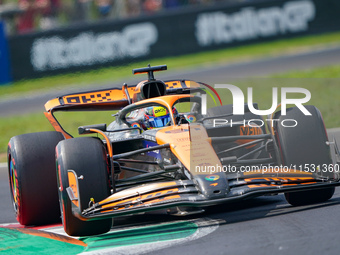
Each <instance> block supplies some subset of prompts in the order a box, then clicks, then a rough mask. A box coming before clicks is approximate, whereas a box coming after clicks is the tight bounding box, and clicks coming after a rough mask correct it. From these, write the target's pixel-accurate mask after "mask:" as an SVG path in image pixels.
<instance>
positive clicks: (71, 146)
mask: <svg viewBox="0 0 340 255" xmlns="http://www.w3.org/2000/svg"><path fill="white" fill-rule="evenodd" d="M56 158H57V176H58V186H59V201H60V208H61V212H62V222H63V226H64V230H65V232H66V233H67V234H68V235H71V236H88V235H97V234H102V233H106V232H108V231H109V230H110V228H111V225H112V219H104V220H94V221H82V220H80V219H78V218H77V217H76V216H75V215H74V214H73V213H72V201H71V200H70V198H69V195H68V194H67V190H66V189H67V188H68V187H69V186H70V185H69V178H68V172H69V171H74V172H75V174H76V175H77V177H78V196H79V204H80V208H81V211H82V210H84V209H86V208H88V206H89V202H90V200H91V199H94V201H95V202H98V201H100V200H103V199H105V198H106V197H108V196H109V195H110V185H109V179H108V163H107V156H106V151H105V148H104V145H103V143H102V142H101V141H100V140H99V139H97V138H92V137H80V138H73V139H68V140H64V141H62V142H60V143H59V144H58V146H57V148H56Z"/></svg>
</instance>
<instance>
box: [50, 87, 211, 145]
mask: <svg viewBox="0 0 340 255" xmlns="http://www.w3.org/2000/svg"><path fill="white" fill-rule="evenodd" d="M164 83H165V86H166V94H167V95H171V94H189V93H193V92H203V93H204V91H202V89H201V87H202V86H205V84H203V83H197V82H195V81H191V80H170V81H165V82H164ZM138 93H140V86H139V85H132V86H127V85H124V86H123V87H122V88H112V89H103V90H95V91H88V92H82V93H73V94H67V95H63V96H60V97H57V98H54V99H51V100H49V101H47V102H46V104H45V110H46V111H45V112H44V114H45V116H46V117H47V119H48V120H49V122H50V123H51V124H52V126H53V127H54V129H55V130H56V131H58V132H61V133H62V134H63V135H64V137H65V138H66V139H68V138H72V136H71V135H70V134H68V133H67V132H66V131H65V130H64V129H63V128H62V127H61V125H60V124H59V122H58V121H57V119H56V118H55V117H54V115H53V113H54V112H56V111H103V110H108V111H116V110H121V109H122V108H124V107H125V106H127V105H129V104H131V103H132V100H131V99H132V98H134V97H135V94H138Z"/></svg>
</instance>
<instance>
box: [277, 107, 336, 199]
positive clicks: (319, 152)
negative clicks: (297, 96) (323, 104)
mask: <svg viewBox="0 0 340 255" xmlns="http://www.w3.org/2000/svg"><path fill="white" fill-rule="evenodd" d="M305 107H306V109H307V110H308V111H309V112H310V113H311V114H312V115H311V116H307V115H304V114H303V113H302V112H301V111H300V109H298V108H297V107H293V108H289V109H287V114H286V115H285V116H282V115H280V112H278V113H276V115H275V117H274V119H278V121H276V123H277V124H276V125H275V128H274V130H275V136H276V139H277V143H278V146H279V149H280V153H281V159H282V163H283V165H285V166H289V167H290V166H296V167H297V168H298V170H299V169H301V168H300V167H299V166H302V169H303V170H308V169H307V168H305V167H304V166H307V167H309V166H314V167H313V168H316V166H322V165H326V166H329V165H331V164H332V158H331V153H330V148H329V145H328V144H327V141H328V138H327V133H326V130H325V125H324V122H323V119H322V116H321V113H320V111H319V110H318V109H317V108H316V107H315V106H311V105H308V106H305ZM284 120H287V122H286V125H288V122H291V121H290V120H295V121H296V122H297V125H296V126H295V127H284V126H282V125H280V123H282V121H284ZM291 124H292V125H293V124H294V123H293V122H292V123H291ZM294 125H295V124H294ZM313 171H314V170H313ZM334 190H335V188H334V187H332V188H325V189H315V190H307V191H299V192H289V193H285V198H286V200H287V202H288V203H289V204H291V205H294V206H298V205H306V204H313V203H320V202H324V201H327V200H328V199H330V198H331V197H332V196H333V194H334Z"/></svg>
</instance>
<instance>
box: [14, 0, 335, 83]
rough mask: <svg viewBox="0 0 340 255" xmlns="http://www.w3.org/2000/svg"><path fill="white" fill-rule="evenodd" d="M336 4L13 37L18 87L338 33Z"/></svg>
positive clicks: (262, 5)
mask: <svg viewBox="0 0 340 255" xmlns="http://www.w3.org/2000/svg"><path fill="white" fill-rule="evenodd" d="M339 13H340V1H338V0H289V1H287V0H263V1H261V0H259V1H254V2H248V3H238V4H234V5H231V4H219V5H215V6H211V7H204V8H203V7H200V8H198V7H197V8H195V9H193V8H191V9H181V10H174V11H168V12H164V13H158V14H155V15H153V16H143V17H138V18H134V19H126V20H119V21H117V20H114V21H106V22H101V23H96V24H90V25H89V24H87V25H81V26H74V27H68V28H65V29H59V30H53V31H45V32H39V33H34V34H27V35H16V36H12V37H10V38H9V46H10V59H11V69H12V77H13V79H14V80H20V79H28V78H35V77H42V76H47V75H55V74H62V73H70V72H78V71H84V70H90V69H95V68H100V67H107V66H119V65H124V64H127V63H131V62H134V61H140V60H146V59H151V58H158V57H166V56H176V55H182V54H188V53H195V52H202V51H207V50H214V49H222V48H231V47H235V46H239V45H245V44H252V43H259V42H264V41H272V40H276V39H282V38H290V37H297V36H301V35H310V34H320V33H324V32H332V31H337V30H339V29H340V15H339Z"/></svg>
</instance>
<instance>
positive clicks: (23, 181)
mask: <svg viewBox="0 0 340 255" xmlns="http://www.w3.org/2000/svg"><path fill="white" fill-rule="evenodd" d="M63 139H64V137H63V135H62V134H61V133H58V132H55V131H52V132H40V133H31V134H23V135H18V136H14V137H12V138H11V140H10V141H9V144H8V154H7V155H8V173H9V184H10V189H11V190H10V192H11V195H12V201H13V205H14V210H15V212H16V218H17V220H18V222H19V223H20V224H22V225H42V224H50V223H56V222H60V210H59V202H58V191H57V177H56V172H55V156H54V154H55V153H54V152H55V147H56V145H57V144H58V143H59V141H61V140H63Z"/></svg>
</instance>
